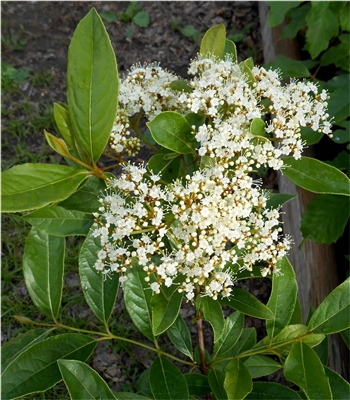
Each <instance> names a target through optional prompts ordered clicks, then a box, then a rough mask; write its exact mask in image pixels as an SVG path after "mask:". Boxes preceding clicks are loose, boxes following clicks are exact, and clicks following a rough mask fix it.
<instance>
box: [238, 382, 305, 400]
mask: <svg viewBox="0 0 350 400" xmlns="http://www.w3.org/2000/svg"><path fill="white" fill-rule="evenodd" d="M246 399H247V400H257V399H261V400H281V399H283V400H300V399H301V397H300V396H299V394H298V393H297V392H295V391H294V390H292V389H290V388H288V387H286V386H282V385H280V384H279V383H273V382H253V390H252V391H251V392H250V393H249V394H248V396H247V397H246Z"/></svg>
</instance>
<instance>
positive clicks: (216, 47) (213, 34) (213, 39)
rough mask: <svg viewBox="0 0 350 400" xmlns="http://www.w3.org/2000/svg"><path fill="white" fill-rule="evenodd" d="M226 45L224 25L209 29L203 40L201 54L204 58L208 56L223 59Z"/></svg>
mask: <svg viewBox="0 0 350 400" xmlns="http://www.w3.org/2000/svg"><path fill="white" fill-rule="evenodd" d="M225 45H226V28H225V26H224V25H223V24H220V25H216V26H213V27H212V28H210V29H208V30H207V31H206V32H205V34H204V36H203V39H202V42H201V45H200V50H199V53H200V54H201V55H202V56H207V55H208V54H211V55H213V56H214V57H217V58H221V57H222V55H223V52H224V49H225Z"/></svg>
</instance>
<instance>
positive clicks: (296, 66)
mask: <svg viewBox="0 0 350 400" xmlns="http://www.w3.org/2000/svg"><path fill="white" fill-rule="evenodd" d="M264 68H265V69H271V68H272V69H276V68H279V69H280V71H281V73H282V77H283V78H284V79H286V78H292V77H294V78H308V77H309V76H311V74H310V71H309V70H308V69H307V67H306V66H305V64H304V63H303V62H302V61H300V60H293V59H292V58H289V57H286V56H282V55H279V56H277V57H276V59H275V60H273V61H270V62H268V63H266V64H264Z"/></svg>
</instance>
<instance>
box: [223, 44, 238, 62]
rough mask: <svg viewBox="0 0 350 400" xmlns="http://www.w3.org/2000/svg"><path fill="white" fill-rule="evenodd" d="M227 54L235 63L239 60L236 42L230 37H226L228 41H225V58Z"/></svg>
mask: <svg viewBox="0 0 350 400" xmlns="http://www.w3.org/2000/svg"><path fill="white" fill-rule="evenodd" d="M225 56H229V58H230V60H231V61H232V62H233V63H235V62H237V60H238V58H237V49H236V45H235V44H234V42H232V41H231V40H229V39H226V41H225V48H224V53H223V58H225Z"/></svg>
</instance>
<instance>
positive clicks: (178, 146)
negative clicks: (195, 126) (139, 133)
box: [147, 111, 196, 154]
mask: <svg viewBox="0 0 350 400" xmlns="http://www.w3.org/2000/svg"><path fill="white" fill-rule="evenodd" d="M147 126H148V129H149V130H150V131H151V134H152V137H153V139H154V140H155V141H156V142H157V143H158V144H160V145H161V146H163V147H165V148H166V149H169V150H172V151H175V152H177V153H180V154H188V153H192V152H193V151H194V150H195V148H196V141H195V137H194V136H193V135H192V133H191V132H192V128H191V125H190V124H189V123H188V121H187V120H186V118H185V117H183V116H182V115H180V114H178V113H176V112H173V111H164V112H162V113H160V114H158V115H157V116H156V117H155V118H153V119H152V121H150V122H148V123H147Z"/></svg>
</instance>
